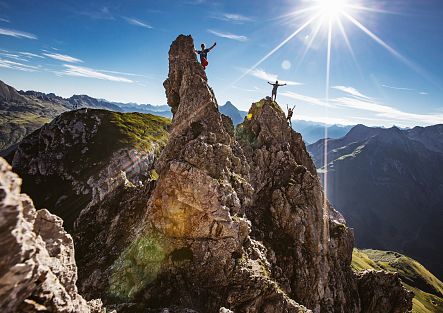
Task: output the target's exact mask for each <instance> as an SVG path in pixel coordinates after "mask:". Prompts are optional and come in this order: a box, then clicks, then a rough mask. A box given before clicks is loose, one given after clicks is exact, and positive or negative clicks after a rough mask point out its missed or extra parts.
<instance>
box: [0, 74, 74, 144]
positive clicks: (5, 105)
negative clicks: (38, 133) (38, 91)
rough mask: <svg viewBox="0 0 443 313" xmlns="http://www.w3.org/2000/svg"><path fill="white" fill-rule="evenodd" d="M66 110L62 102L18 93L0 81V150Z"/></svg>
mask: <svg viewBox="0 0 443 313" xmlns="http://www.w3.org/2000/svg"><path fill="white" fill-rule="evenodd" d="M66 110H68V108H67V107H66V106H65V105H64V104H63V103H59V102H52V101H50V100H49V99H43V98H38V97H34V96H27V95H23V94H20V93H19V92H18V91H17V90H15V89H14V88H13V87H11V86H8V85H6V84H5V83H3V82H2V81H0V125H1V127H0V150H3V149H6V148H8V147H10V146H12V145H14V144H16V143H18V142H19V141H20V140H22V139H23V138H24V137H25V136H26V135H28V134H29V133H31V132H33V131H34V130H35V129H37V128H39V127H40V126H41V125H43V124H44V123H47V122H49V121H51V120H52V119H53V118H54V117H56V116H57V115H59V114H60V113H62V112H64V111H66Z"/></svg>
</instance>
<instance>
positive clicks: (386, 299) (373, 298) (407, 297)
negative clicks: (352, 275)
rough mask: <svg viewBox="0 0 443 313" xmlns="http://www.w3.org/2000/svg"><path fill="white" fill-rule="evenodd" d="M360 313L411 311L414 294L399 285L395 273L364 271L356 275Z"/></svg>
mask: <svg viewBox="0 0 443 313" xmlns="http://www.w3.org/2000/svg"><path fill="white" fill-rule="evenodd" d="M358 290H359V293H360V297H361V299H362V301H361V306H362V309H361V313H404V312H409V311H410V310H412V298H413V297H414V294H413V293H412V292H410V291H407V290H406V289H405V288H404V287H403V286H402V284H401V281H400V279H399V276H398V274H397V273H388V272H385V271H374V270H366V271H363V272H360V273H359V274H358Z"/></svg>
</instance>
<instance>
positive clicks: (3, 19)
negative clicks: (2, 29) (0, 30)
mask: <svg viewBox="0 0 443 313" xmlns="http://www.w3.org/2000/svg"><path fill="white" fill-rule="evenodd" d="M0 22H5V23H11V21H10V20H8V19H6V18H2V17H0Z"/></svg>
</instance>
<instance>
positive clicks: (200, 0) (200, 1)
mask: <svg viewBox="0 0 443 313" xmlns="http://www.w3.org/2000/svg"><path fill="white" fill-rule="evenodd" d="M205 2H206V0H188V1H184V2H183V3H184V4H191V5H198V4H203V3H205Z"/></svg>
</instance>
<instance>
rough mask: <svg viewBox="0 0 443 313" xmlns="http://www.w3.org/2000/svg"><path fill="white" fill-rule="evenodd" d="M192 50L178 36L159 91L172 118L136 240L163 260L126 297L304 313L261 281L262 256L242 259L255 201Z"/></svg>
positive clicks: (204, 307)
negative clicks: (143, 241)
mask: <svg viewBox="0 0 443 313" xmlns="http://www.w3.org/2000/svg"><path fill="white" fill-rule="evenodd" d="M193 47H194V43H193V40H192V38H191V37H190V36H179V37H178V38H177V40H176V41H175V42H174V43H173V44H172V46H171V49H170V52H169V61H170V67H169V75H168V79H167V80H166V81H165V83H164V86H165V89H166V95H167V98H168V104H169V105H170V106H171V107H172V110H173V112H174V118H173V121H172V125H171V128H170V139H169V142H168V144H167V145H166V147H165V149H164V150H163V151H162V153H161V155H160V158H159V160H158V161H157V163H156V170H157V172H158V173H159V180H158V181H157V184H156V187H155V189H154V191H153V193H152V196H151V197H150V199H149V201H148V208H147V211H146V222H147V226H146V228H145V229H144V230H143V232H142V234H141V238H145V239H151V240H150V241H149V245H150V248H149V250H150V251H156V253H154V254H158V253H160V252H161V255H162V257H161V258H159V259H156V260H152V261H153V262H151V263H150V264H149V266H148V268H149V271H146V270H145V271H143V275H146V277H147V279H146V280H145V281H144V283H145V286H143V285H141V284H136V283H134V284H132V285H131V284H127V283H125V284H124V286H125V287H126V295H127V296H133V295H134V296H136V295H137V294H138V295H139V296H140V297H143V298H144V299H145V301H147V304H148V305H149V304H155V303H157V304H160V305H168V304H171V302H172V304H177V305H181V306H185V307H191V308H194V309H196V310H198V311H202V312H216V311H218V310H219V308H220V307H222V306H224V307H226V308H228V309H232V310H233V311H234V312H255V311H257V312H258V311H262V312H306V309H304V308H303V307H302V306H300V305H298V304H297V303H295V302H294V301H292V300H291V299H289V298H288V297H287V295H286V294H285V293H284V292H282V291H281V290H280V288H279V287H278V285H277V284H276V283H275V282H274V281H273V280H272V279H270V278H269V277H267V276H266V273H267V271H268V270H269V269H268V268H267V264H268V263H267V262H266V260H265V259H266V258H265V257H263V258H262V259H260V258H257V257H255V258H254V259H252V258H251V257H250V255H249V253H248V251H249V252H251V253H252V252H253V249H252V248H251V249H249V250H248V249H247V247H248V246H252V245H253V243H252V242H251V240H250V238H249V236H248V235H249V232H250V223H249V221H248V220H246V219H245V218H244V217H243V215H244V208H245V207H247V206H248V205H249V203H250V201H251V195H252V188H251V186H250V184H249V166H248V164H247V162H246V158H245V157H244V155H243V152H242V149H241V147H240V146H239V144H238V143H237V142H236V140H235V138H234V137H233V136H232V134H233V132H232V129H233V128H232V123H231V124H230V125H229V122H228V121H227V120H226V119H225V118H223V117H222V115H221V114H220V113H219V112H218V106H217V102H216V99H215V96H214V93H213V91H212V90H211V89H210V88H209V86H208V84H207V77H206V74H205V72H204V71H203V69H202V67H201V66H200V64H199V63H198V62H197V60H196V56H195V53H194V50H193ZM139 240H141V239H139ZM130 255H131V254H130V253H128V254H127V256H125V257H124V259H123V260H120V262H119V263H118V265H117V267H116V270H117V271H116V273H115V274H114V275H116V276H118V277H119V279H116V281H118V280H120V281H121V280H124V281H126V282H127V281H129V279H128V277H127V276H126V277H122V276H121V275H123V274H127V273H128V271H132V270H134V267H135V265H136V263H137V262H131V261H129V260H131V258H132V257H129V256H130ZM122 264H123V265H122ZM121 265H122V266H121ZM123 276H125V275H123ZM114 277H115V276H114ZM119 290H120V292H121V291H123V290H124V289H121V288H119ZM134 292H135V294H133V293H134ZM120 295H121V293H120Z"/></svg>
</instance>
